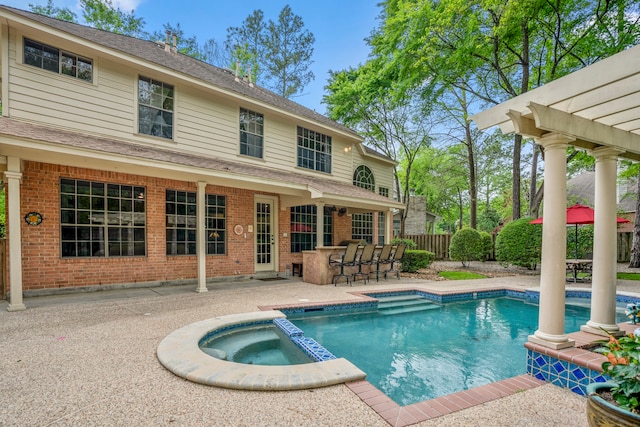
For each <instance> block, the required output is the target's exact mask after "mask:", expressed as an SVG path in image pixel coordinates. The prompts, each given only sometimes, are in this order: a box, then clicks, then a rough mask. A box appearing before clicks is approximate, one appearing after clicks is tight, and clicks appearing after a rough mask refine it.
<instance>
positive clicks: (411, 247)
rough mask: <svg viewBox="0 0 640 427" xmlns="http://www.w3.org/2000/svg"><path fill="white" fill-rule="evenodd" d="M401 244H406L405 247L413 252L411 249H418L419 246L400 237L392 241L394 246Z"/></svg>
mask: <svg viewBox="0 0 640 427" xmlns="http://www.w3.org/2000/svg"><path fill="white" fill-rule="evenodd" d="M400 243H404V244H405V245H407V247H406V248H405V249H410V250H411V249H416V248H417V247H418V245H416V242H414V241H413V240H411V239H400V238H399V237H396V238H395V239H393V240H392V241H391V244H392V245H399V244H400Z"/></svg>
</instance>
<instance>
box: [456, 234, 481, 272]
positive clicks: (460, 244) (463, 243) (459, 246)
mask: <svg viewBox="0 0 640 427" xmlns="http://www.w3.org/2000/svg"><path fill="white" fill-rule="evenodd" d="M483 253H484V252H483V248H482V237H480V233H479V232H478V230H475V229H473V228H469V227H465V228H463V229H461V230H458V231H457V232H456V234H454V235H453V237H451V244H450V245H449V258H450V259H451V260H452V261H461V262H462V265H463V266H465V267H466V266H467V264H468V263H469V261H473V260H478V259H482V256H483Z"/></svg>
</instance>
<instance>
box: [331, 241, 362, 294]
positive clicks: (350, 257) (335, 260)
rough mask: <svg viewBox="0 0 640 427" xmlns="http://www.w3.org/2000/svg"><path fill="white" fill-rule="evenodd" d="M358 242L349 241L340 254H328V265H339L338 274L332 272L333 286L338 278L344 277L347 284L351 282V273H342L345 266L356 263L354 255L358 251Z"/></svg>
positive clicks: (336, 283)
mask: <svg viewBox="0 0 640 427" xmlns="http://www.w3.org/2000/svg"><path fill="white" fill-rule="evenodd" d="M358 246H359V245H358V243H349V244H348V245H347V247H346V249H345V250H344V253H342V254H333V255H330V256H329V267H340V274H334V275H333V279H332V280H331V281H332V282H333V286H337V285H338V279H340V277H344V278H345V279H347V285H349V284H350V283H351V282H350V281H351V275H347V274H344V268H345V267H353V266H355V265H356V255H357V253H358Z"/></svg>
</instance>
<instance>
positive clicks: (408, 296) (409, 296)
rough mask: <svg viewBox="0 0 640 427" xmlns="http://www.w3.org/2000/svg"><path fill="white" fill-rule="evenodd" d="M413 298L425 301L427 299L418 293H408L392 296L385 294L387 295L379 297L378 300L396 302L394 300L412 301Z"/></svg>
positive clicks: (380, 301)
mask: <svg viewBox="0 0 640 427" xmlns="http://www.w3.org/2000/svg"><path fill="white" fill-rule="evenodd" d="M412 300H417V301H424V300H425V299H424V298H423V297H421V296H420V295H416V294H406V295H392V296H388V297H387V296H385V297H378V302H379V304H380V303H386V302H394V301H412Z"/></svg>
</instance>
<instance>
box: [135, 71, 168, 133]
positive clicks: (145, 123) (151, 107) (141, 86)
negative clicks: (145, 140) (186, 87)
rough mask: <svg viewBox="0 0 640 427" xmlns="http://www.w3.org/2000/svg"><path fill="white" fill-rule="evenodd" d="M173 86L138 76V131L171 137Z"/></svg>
mask: <svg viewBox="0 0 640 427" xmlns="http://www.w3.org/2000/svg"><path fill="white" fill-rule="evenodd" d="M173 95H174V94H173V86H172V85H170V84H167V83H163V82H161V81H158V80H154V79H150V78H148V77H142V76H140V77H139V78H138V132H139V133H142V134H145V135H151V136H159V137H161V138H167V139H173V100H174V98H173Z"/></svg>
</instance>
